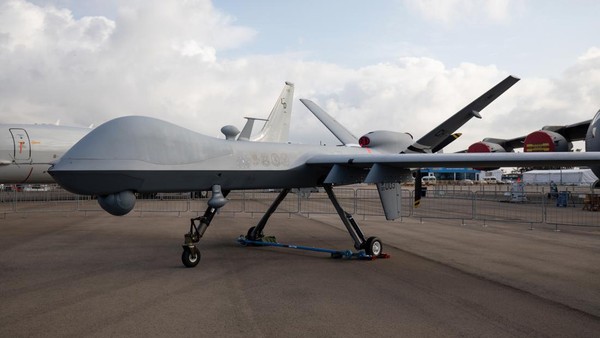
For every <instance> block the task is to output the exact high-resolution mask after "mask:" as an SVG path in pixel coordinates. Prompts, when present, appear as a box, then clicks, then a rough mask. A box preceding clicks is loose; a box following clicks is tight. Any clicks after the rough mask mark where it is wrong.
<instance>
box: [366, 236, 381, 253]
mask: <svg viewBox="0 0 600 338" xmlns="http://www.w3.org/2000/svg"><path fill="white" fill-rule="evenodd" d="M364 249H365V252H366V253H367V255H371V256H379V255H381V252H382V251H383V244H382V243H381V240H380V239H379V238H377V237H369V238H368V239H367V241H366V242H365V246H364Z"/></svg>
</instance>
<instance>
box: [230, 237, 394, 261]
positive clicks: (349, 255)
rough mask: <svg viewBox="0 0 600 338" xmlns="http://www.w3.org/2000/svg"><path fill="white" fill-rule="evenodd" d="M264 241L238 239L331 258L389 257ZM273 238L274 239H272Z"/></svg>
mask: <svg viewBox="0 0 600 338" xmlns="http://www.w3.org/2000/svg"><path fill="white" fill-rule="evenodd" d="M265 239H266V240H264V241H251V240H249V239H246V237H244V236H240V237H239V238H238V239H237V241H238V243H240V244H241V245H244V246H247V245H255V246H273V247H278V248H288V249H297V250H307V251H315V252H324V253H328V254H330V255H331V258H346V259H352V258H355V259H361V260H373V259H376V258H389V257H390V255H388V254H381V255H379V256H372V255H367V254H366V253H365V251H364V250H360V251H358V252H352V251H351V250H333V249H324V248H313V247H310V246H302V245H293V244H283V243H277V242H276V241H275V240H274V238H273V237H270V238H269V237H265ZM271 240H272V241H271Z"/></svg>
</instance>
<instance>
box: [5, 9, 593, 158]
mask: <svg viewBox="0 0 600 338" xmlns="http://www.w3.org/2000/svg"><path fill="white" fill-rule="evenodd" d="M118 6H119V7H118V9H117V15H116V17H115V18H113V19H109V18H106V17H102V16H95V17H92V16H88V17H82V18H79V19H77V18H74V17H73V15H72V13H71V12H70V11H69V10H68V9H59V8H55V7H52V6H47V7H40V6H35V5H32V4H30V3H28V2H25V1H23V0H12V1H5V2H3V3H2V4H0V121H1V122H5V123H52V122H54V121H56V120H61V123H62V124H63V125H79V126H87V125H90V124H94V125H99V124H101V123H103V122H105V121H107V120H109V119H112V118H115V117H118V116H123V115H146V116H153V117H158V118H162V119H165V120H168V121H170V122H173V123H175V124H178V125H182V126H185V127H187V128H189V129H192V130H195V131H198V132H201V133H205V134H208V135H211V136H221V135H220V132H219V130H220V128H221V127H222V126H223V125H226V124H234V125H237V126H238V127H239V128H241V127H242V126H243V123H244V120H243V117H244V116H253V117H266V116H267V115H268V113H269V110H270V108H271V107H272V106H273V103H274V101H275V99H276V97H277V95H278V94H279V92H280V91H281V88H282V86H283V84H284V81H286V80H287V81H292V82H294V83H295V84H296V92H295V93H296V98H300V97H306V98H309V99H312V100H314V101H316V102H317V103H319V104H320V105H322V106H323V107H324V108H325V109H326V110H328V111H329V112H330V113H331V114H332V115H333V116H334V117H335V118H336V119H338V120H339V121H340V122H341V123H343V124H344V125H345V126H347V127H348V129H350V130H351V131H352V132H354V133H355V134H356V136H360V135H362V134H364V133H367V132H369V131H372V130H377V129H388V130H396V131H407V132H410V133H411V134H413V135H414V136H415V137H416V138H418V137H420V136H422V135H424V134H425V133H426V132H427V131H429V130H430V128H432V127H433V126H435V125H437V124H439V123H441V122H442V121H444V120H445V119H446V118H448V117H449V116H450V115H451V114H454V113H455V112H456V111H458V110H459V109H460V108H462V107H464V106H465V105H466V104H468V103H470V102H471V101H472V100H473V99H475V98H477V97H478V96H479V95H481V94H482V93H483V92H485V91H486V90H487V89H489V88H490V87H492V86H493V85H495V84H496V83H498V82H499V81H500V80H502V79H503V78H505V77H506V76H507V75H508V72H506V71H504V70H502V69H498V68H497V67H496V66H494V65H477V64H473V63H462V64H459V65H457V66H454V67H448V66H447V65H445V64H444V63H443V62H441V61H440V60H436V59H433V58H427V57H402V58H397V59H395V60H389V61H388V62H382V63H378V64H373V65H369V66H365V67H361V68H349V67H342V66H339V65H336V64H333V63H326V62H318V61H310V62H309V61H304V60H303V59H302V58H301V57H299V56H298V55H296V54H275V55H245V56H241V57H235V58H223V57H221V56H220V55H221V53H222V52H223V51H225V50H234V49H236V48H240V47H242V46H244V45H245V44H249V43H252V41H253V38H254V37H255V36H256V34H257V33H256V32H255V31H254V30H253V29H251V28H249V27H244V26H240V25H237V24H236V21H235V18H232V17H230V16H228V15H226V14H225V13H221V12H219V11H218V10H216V9H215V8H213V6H212V5H211V3H210V2H209V1H201V0H194V1H191V0H190V1H176V2H164V1H156V0H151V1H143V2H141V1H130V2H119V3H118ZM599 50H600V49H599V48H598V47H594V48H591V49H590V50H589V51H587V52H586V53H584V54H583V55H582V56H581V57H580V58H579V59H577V60H575V63H574V64H573V66H572V67H570V68H569V69H567V70H566V71H565V72H564V73H563V75H562V76H561V77H560V78H559V79H544V78H527V79H523V80H522V81H521V82H520V83H518V84H517V85H515V86H514V87H513V88H512V89H510V90H509V91H508V92H507V93H506V94H505V95H503V96H502V97H500V98H499V99H498V100H497V101H496V102H494V103H492V104H491V105H490V106H489V107H488V108H486V109H485V110H484V111H483V112H482V115H483V119H482V120H472V121H471V122H469V124H468V125H467V126H465V127H463V128H462V130H461V131H463V132H464V133H465V135H464V136H463V137H461V138H460V139H459V141H457V142H456V144H453V147H452V148H451V150H459V149H464V148H466V147H468V145H469V144H471V143H473V142H475V141H477V140H480V139H482V138H483V137H486V136H494V137H515V136H519V135H521V134H525V133H527V132H529V131H532V130H534V129H536V128H539V127H541V125H540V121H547V123H549V124H556V123H574V122H578V121H581V120H584V119H588V118H591V117H592V115H593V113H594V112H595V111H597V110H598V108H599V107H597V106H598V104H599V102H598V99H597V98H598V97H600V93H599V92H598V90H599V88H600V74H599V72H600V52H598V51H599ZM293 105H294V108H293V117H292V125H293V128H292V132H291V138H292V140H293V141H295V142H304V143H318V142H319V141H324V142H326V143H329V144H331V143H336V141H335V139H334V138H333V137H332V136H331V135H330V133H329V132H328V131H327V130H326V129H325V128H324V127H323V126H322V125H321V124H320V122H319V121H318V120H317V119H316V118H314V117H313V116H312V115H311V114H310V112H308V110H306V109H305V108H304V107H303V106H302V104H301V103H300V102H299V101H298V100H295V101H294V103H293ZM540 114H541V115H540Z"/></svg>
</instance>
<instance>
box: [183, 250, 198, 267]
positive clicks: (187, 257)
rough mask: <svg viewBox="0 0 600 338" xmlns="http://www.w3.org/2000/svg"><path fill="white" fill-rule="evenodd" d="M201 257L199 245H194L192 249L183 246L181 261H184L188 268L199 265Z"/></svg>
mask: <svg viewBox="0 0 600 338" xmlns="http://www.w3.org/2000/svg"><path fill="white" fill-rule="evenodd" d="M200 258H201V255H200V250H198V248H197V247H193V248H192V249H190V248H189V247H185V248H183V253H182V254H181V262H183V265H185V266H186V267H187V268H193V267H195V266H196V265H198V263H200Z"/></svg>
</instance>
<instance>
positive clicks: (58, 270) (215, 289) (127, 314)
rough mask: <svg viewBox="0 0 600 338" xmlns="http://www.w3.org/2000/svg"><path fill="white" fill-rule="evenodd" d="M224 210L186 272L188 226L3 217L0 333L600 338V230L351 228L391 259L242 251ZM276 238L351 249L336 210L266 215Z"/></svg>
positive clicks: (164, 221)
mask: <svg viewBox="0 0 600 338" xmlns="http://www.w3.org/2000/svg"><path fill="white" fill-rule="evenodd" d="M257 221H258V218H251V217H250V216H249V215H246V214H236V215H233V216H232V215H231V214H226V213H223V214H220V215H217V217H216V218H215V220H214V222H213V224H212V225H211V226H210V228H209V229H208V231H207V232H206V236H205V238H203V239H202V241H201V246H200V249H201V253H202V260H201V262H200V264H199V265H198V266H197V267H195V268H185V267H183V265H182V263H181V260H180V257H181V252H182V248H181V244H182V242H183V234H184V233H185V232H186V231H187V229H188V227H189V217H188V218H186V217H168V216H165V215H156V216H153V215H149V214H145V215H144V217H139V216H137V215H131V216H125V217H113V216H109V215H107V214H105V213H91V214H88V215H83V214H80V213H66V214H49V215H46V214H27V215H23V214H8V215H7V216H6V218H5V219H0V304H1V305H0V336H1V337H24V336H27V337H36V336H39V337H41V336H43V337H53V336H62V337H64V336H77V337H80V336H98V337H105V336H145V337H147V336H181V335H191V336H200V337H202V336H222V337H237V336H239V337H241V336H244V337H248V336H252V337H275V336H277V337H280V336H285V337H300V336H302V337H305V336H307V335H311V336H319V337H356V336H382V337H389V336H478V337H480V336H487V337H506V336H528V337H529V336H577V337H597V336H598V332H600V255H599V251H600V231H598V230H596V229H594V228H585V229H581V228H567V229H563V230H562V231H561V232H555V231H552V229H546V228H540V229H534V230H530V229H529V226H528V225H524V224H500V223H499V224H487V225H486V226H483V225H482V224H477V223H475V222H474V223H471V224H465V225H463V224H462V223H461V222H460V221H456V220H428V221H426V222H424V223H421V222H420V221H419V220H417V219H404V220H403V221H402V222H386V221H384V220H382V219H380V218H372V219H367V220H361V219H359V220H358V221H359V224H361V225H362V226H363V230H364V232H365V233H366V234H367V235H368V236H370V235H376V236H378V237H380V238H381V239H382V241H383V243H384V251H385V252H386V253H388V254H390V255H391V258H389V259H378V260H374V261H357V260H339V259H332V258H329V256H328V255H327V254H323V253H314V252H306V251H298V250H293V249H281V248H265V247H243V246H240V245H239V244H238V243H236V238H237V237H238V236H239V235H240V234H245V233H246V231H247V229H248V228H249V227H250V226H252V225H254V224H255V223H256V222H257ZM266 232H267V234H268V235H275V236H276V237H277V239H278V240H279V241H280V242H283V243H291V244H297V245H309V246H316V247H324V248H333V249H352V243H351V241H350V238H349V236H348V234H347V233H346V232H345V229H344V228H343V226H342V225H341V223H340V222H339V220H338V219H337V217H335V216H332V215H322V216H318V217H311V218H306V217H301V216H297V215H292V216H291V217H288V215H279V214H278V215H275V216H274V217H273V219H272V220H271V222H270V223H269V225H268V228H267V231H266Z"/></svg>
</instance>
